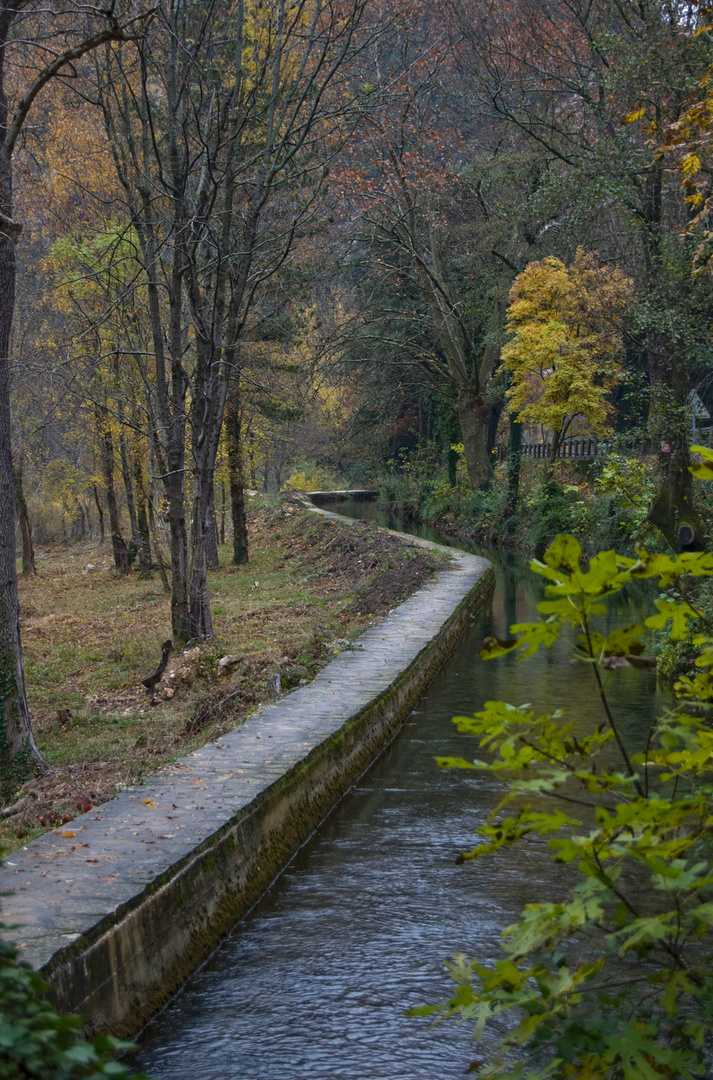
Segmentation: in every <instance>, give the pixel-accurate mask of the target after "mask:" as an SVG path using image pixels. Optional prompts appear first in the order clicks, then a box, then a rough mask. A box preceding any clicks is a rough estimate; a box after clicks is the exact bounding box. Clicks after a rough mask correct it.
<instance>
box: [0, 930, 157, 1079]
mask: <svg viewBox="0 0 713 1080" xmlns="http://www.w3.org/2000/svg"><path fill="white" fill-rule="evenodd" d="M2 929H3V924H2V923H0V932H1V931H2ZM46 993H47V987H46V986H45V983H44V982H43V980H42V979H41V978H40V976H39V975H38V974H37V973H36V972H34V971H33V970H32V969H31V968H30V967H29V966H28V965H27V964H25V963H22V962H21V961H20V960H19V959H18V954H17V949H16V948H15V946H14V945H12V944H11V943H10V942H9V941H6V940H4V939H3V938H0V1080H35V1078H36V1080H79V1078H80V1077H82V1078H87V1080H94V1078H96V1077H100V1076H106V1077H112V1078H113V1080H129V1077H130V1076H131V1075H133V1074H131V1073H130V1072H129V1070H128V1069H127V1068H126V1066H125V1065H123V1064H122V1063H121V1062H118V1061H116V1060H115V1057H116V1054H117V1053H119V1052H120V1051H122V1050H126V1049H128V1048H129V1047H130V1045H131V1044H130V1043H126V1042H120V1041H119V1040H118V1039H115V1038H113V1037H112V1036H111V1035H98V1036H97V1037H96V1038H95V1039H93V1040H92V1041H91V1042H88V1041H87V1040H85V1039H83V1038H82V1037H81V1035H80V1034H79V1031H78V1028H79V1026H80V1023H81V1021H80V1019H79V1017H77V1016H60V1015H59V1014H58V1013H57V1012H55V1010H54V1009H53V1008H52V1006H51V1005H50V1004H49V1002H48V1001H47V997H46ZM142 1078H143V1080H145V1076H144V1074H143V1073H141V1074H137V1075H136V1076H135V1077H134V1080H142Z"/></svg>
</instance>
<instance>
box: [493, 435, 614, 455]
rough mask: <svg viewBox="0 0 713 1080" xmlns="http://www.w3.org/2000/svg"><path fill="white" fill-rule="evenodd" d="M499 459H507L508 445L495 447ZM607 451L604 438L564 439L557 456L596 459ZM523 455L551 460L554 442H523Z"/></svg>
mask: <svg viewBox="0 0 713 1080" xmlns="http://www.w3.org/2000/svg"><path fill="white" fill-rule="evenodd" d="M495 449H496V451H497V455H498V461H505V460H507V456H508V448H507V446H503V445H500V444H499V445H498V446H496V447H495ZM605 452H606V442H605V441H604V440H602V439H596V438H590V439H564V440H563V441H562V443H561V444H560V446H559V447H558V450H557V457H558V458H561V459H563V460H566V461H570V460H571V461H575V460H577V461H594V460H595V458H597V457H601V456H602V455H603V454H604V453H605ZM521 453H522V456H523V457H527V458H535V459H536V460H538V461H549V458H550V454H551V453H552V443H544V442H543V443H523V444H522V447H521Z"/></svg>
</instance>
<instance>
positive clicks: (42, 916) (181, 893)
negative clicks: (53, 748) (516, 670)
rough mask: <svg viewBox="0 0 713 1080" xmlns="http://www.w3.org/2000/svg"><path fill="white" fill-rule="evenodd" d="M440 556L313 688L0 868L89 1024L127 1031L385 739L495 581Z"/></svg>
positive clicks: (486, 568)
mask: <svg viewBox="0 0 713 1080" xmlns="http://www.w3.org/2000/svg"><path fill="white" fill-rule="evenodd" d="M315 512H316V513H328V511H319V510H315ZM408 539H409V540H410V541H411V542H415V543H417V544H418V545H419V546H428V547H435V548H437V547H438V545H434V544H429V543H428V542H427V541H422V540H414V538H408ZM441 550H444V551H448V552H449V554H451V555H452V561H451V563H450V564H449V566H448V567H447V568H445V569H443V570H441V571H440V572H438V573H437V574H436V575H435V576H434V578H433V579H432V580H431V581H430V582H429V583H428V584H427V585H426V586H424V587H423V588H421V589H420V590H419V591H418V592H416V593H415V594H414V595H413V596H412V597H411V598H410V599H409V600H407V601H405V602H404V603H402V604H400V605H399V606H398V607H397V608H395V609H394V610H393V611H392V612H391V613H390V614H389V615H388V616H387V617H386V618H385V619H383V620H382V621H381V622H380V623H378V624H377V625H375V626H373V627H371V628H370V629H369V630H367V631H366V632H365V633H364V634H363V635H362V636H361V637H360V638H359V639H358V642H357V644H356V647H355V648H354V649H353V650H350V651H345V652H343V653H342V654H341V655H339V656H338V657H336V658H335V659H334V660H333V661H332V662H331V663H330V664H329V665H328V666H327V667H325V668H324V669H323V670H322V671H321V672H320V673H319V674H318V675H317V676H316V678H315V679H314V680H313V682H311V683H310V684H309V685H307V686H304V687H302V688H301V689H299V690H297V691H295V692H294V693H292V694H289V695H288V696H286V697H284V698H283V699H282V700H280V701H278V702H276V703H275V704H273V705H270V706H268V707H265V708H262V709H261V710H259V711H258V712H256V713H254V714H253V715H252V716H251V717H250V718H249V719H248V720H247V721H246V722H245V723H244V724H243V725H242V726H240V727H238V728H236V729H234V730H233V731H231V732H229V733H228V734H226V735H225V736H224V737H223V738H221V739H220V740H218V741H216V742H214V743H209V744H208V745H206V746H204V747H203V748H202V749H200V750H197V751H195V752H194V753H192V754H190V755H188V756H186V757H185V758H183V759H181V760H179V761H177V762H176V763H175V764H174V765H173V766H171V767H169V768H168V769H165V770H163V771H162V772H161V773H159V774H158V775H157V776H155V777H153V778H152V779H151V780H150V781H149V782H147V783H146V784H145V785H142V786H137V787H135V788H133V789H128V790H126V791H123V792H122V793H121V794H120V795H119V796H118V797H117V798H116V799H113V800H111V802H109V803H105V804H104V805H102V806H101V807H99V808H97V809H96V810H92V811H90V812H89V813H88V814H85V815H83V816H81V817H78V818H76V819H75V820H74V821H72V822H71V823H69V824H68V825H67V826H64V827H62V828H59V829H56V830H54V831H53V832H51V833H48V834H46V835H45V836H42V837H40V838H39V839H38V840H36V841H34V842H32V843H31V844H28V845H27V846H26V847H24V848H23V849H21V850H20V851H18V852H15V853H13V854H12V855H11V856H9V858H8V859H7V860H6V862H5V864H4V866H3V867H2V870H0V891H3V892H5V891H6V890H7V891H11V893H12V895H10V896H6V897H5V898H4V899H3V901H2V912H3V919H4V921H5V922H7V923H10V924H14V929H13V931H12V935H13V937H14V938H15V940H16V941H17V942H18V943H19V944H20V946H21V948H22V953H23V956H24V958H25V959H26V960H27V961H28V962H29V963H30V964H31V965H32V966H33V967H34V968H36V969H37V970H40V971H41V972H42V973H43V975H44V976H45V978H46V979H47V980H48V981H49V983H50V986H51V988H52V991H53V996H54V999H55V1003H56V1004H57V1006H58V1007H59V1008H61V1009H62V1010H65V1011H68V1012H78V1013H80V1014H81V1015H82V1016H83V1017H85V1019H86V1024H87V1029H88V1031H90V1032H96V1031H100V1030H110V1031H113V1032H115V1033H117V1034H120V1035H124V1036H130V1035H132V1034H134V1033H135V1032H136V1031H137V1030H138V1029H139V1028H140V1027H141V1026H142V1024H143V1023H145V1021H146V1020H147V1019H148V1017H149V1016H150V1015H151V1014H152V1013H153V1012H155V1011H156V1010H157V1009H158V1008H159V1007H160V1006H161V1005H162V1004H163V1003H164V1001H165V1000H166V999H167V998H168V997H169V996H170V995H171V994H172V993H173V992H174V991H175V990H176V989H178V987H179V986H180V985H181V983H182V982H183V981H184V980H185V978H186V977H187V976H188V975H189V974H190V973H191V971H193V970H194V969H195V968H196V967H197V966H198V964H200V963H201V961H202V960H203V959H205V957H206V956H207V955H208V954H209V953H210V952H211V950H212V949H213V948H214V947H215V946H216V944H217V943H218V941H219V940H220V938H221V937H222V936H223V935H224V934H225V933H227V932H228V931H229V930H230V928H231V927H232V926H233V925H234V924H235V922H236V921H237V920H238V919H239V918H241V917H242V916H243V915H244V914H245V913H246V912H247V911H248V910H249V908H250V907H251V906H252V905H253V904H254V903H255V901H256V900H257V899H258V897H259V896H260V895H261V894H262V893H263V892H264V891H265V889H266V888H267V887H268V885H269V884H270V882H271V881H272V880H273V878H274V877H275V875H276V874H278V873H279V872H280V870H281V869H282V868H283V867H284V866H285V865H286V863H287V862H289V860H290V858H291V857H292V856H293V855H294V853H295V852H296V851H297V849H298V848H299V847H300V846H301V845H302V844H303V843H304V842H305V841H306V840H307V838H308V837H309V835H310V834H311V833H312V831H313V830H314V829H315V827H316V826H317V825H318V824H319V822H320V821H321V820H322V819H323V818H324V816H325V815H326V814H327V813H328V812H329V811H330V809H331V808H332V807H333V806H334V805H335V804H336V802H337V801H338V800H339V799H340V798H341V796H342V795H343V794H344V792H345V791H346V790H347V789H348V787H349V786H350V785H351V784H352V783H353V782H354V780H355V779H356V778H357V777H358V776H359V775H360V774H361V773H362V772H363V771H364V769H366V768H367V767H368V766H369V765H370V764H371V763H372V762H373V761H374V759H375V758H376V757H377V756H378V755H379V753H380V752H381V751H382V750H383V748H384V747H385V746H386V745H387V744H388V743H389V741H390V740H391V739H392V738H393V737H394V735H395V734H396V733H397V731H398V729H399V728H400V727H401V725H402V724H403V722H404V721H405V720H406V718H407V716H408V715H409V713H410V712H411V710H412V709H413V707H414V705H415V704H416V702H417V700H418V698H419V697H420V695H421V694H422V692H423V690H424V689H425V688H426V686H427V685H428V683H429V682H430V681H431V679H432V678H433V676H434V675H435V674H436V672H437V671H438V669H439V668H440V666H441V665H442V663H443V662H444V660H445V659H446V658H447V657H448V655H449V654H450V653H451V651H452V650H453V648H454V647H455V645H456V643H457V641H458V640H459V638H460V637H461V635H462V633H463V631H464V630H465V628H466V626H467V624H468V621H469V619H470V616H471V614H472V613H473V612H474V611H475V610H477V608H478V607H479V606H480V605H481V604H482V602H483V600H484V599H485V598H486V597H487V596H488V595H489V594H490V592H491V591H492V588H493V583H494V578H493V573H492V569H491V568H490V564H489V563H488V562H487V560H486V559H482V558H477V557H475V556H472V555H467V554H465V553H464V552H460V551H457V550H456V551H454V550H453V549H446V548H443V549H441Z"/></svg>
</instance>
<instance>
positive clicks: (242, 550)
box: [225, 385, 248, 566]
mask: <svg viewBox="0 0 713 1080" xmlns="http://www.w3.org/2000/svg"><path fill="white" fill-rule="evenodd" d="M225 428H226V432H227V437H228V475H229V478H230V503H231V510H232V517H233V562H234V563H235V565H236V566H241V565H242V564H243V563H246V562H247V561H248V525H247V517H246V514H245V479H244V477H243V452H242V420H241V416H240V397H239V389H238V387H237V386H236V385H234V386H233V387H232V388H231V391H230V397H229V398H228V405H227V408H226V412H225Z"/></svg>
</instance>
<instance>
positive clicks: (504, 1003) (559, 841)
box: [414, 452, 713, 1080]
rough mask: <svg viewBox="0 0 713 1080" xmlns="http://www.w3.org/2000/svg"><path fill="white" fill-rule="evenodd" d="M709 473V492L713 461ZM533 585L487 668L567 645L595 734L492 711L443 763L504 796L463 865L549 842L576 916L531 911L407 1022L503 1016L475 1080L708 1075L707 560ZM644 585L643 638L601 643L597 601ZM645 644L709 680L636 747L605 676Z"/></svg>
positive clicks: (555, 571)
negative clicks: (497, 947)
mask: <svg viewBox="0 0 713 1080" xmlns="http://www.w3.org/2000/svg"><path fill="white" fill-rule="evenodd" d="M706 461H709V462H710V466H708V465H706V468H709V474H708V475H709V476H710V478H713V452H708V454H707V456H706ZM531 568H532V570H533V571H534V572H535V573H537V574H539V575H540V576H541V577H543V578H545V579H546V581H547V583H548V584H547V587H546V597H547V599H545V600H544V601H543V602H542V603H541V604H539V605H538V610H539V612H540V614H541V615H542V618H541V619H540V620H539V621H538V622H532V623H520V624H517V625H514V626H512V627H511V628H510V632H511V634H512V635H513V636H512V637H511V638H509V639H507V640H505V641H501V640H498V639H495V638H490V639H488V640H487V641H486V642H485V643H484V646H483V651H482V654H481V655H482V656H483V657H484V658H486V659H492V658H495V657H499V656H503V655H505V654H507V653H515V654H516V655H517V657H518V659H519V660H522V659H525V658H527V657H529V656H532V655H533V654H534V653H535V652H537V650H538V649H540V648H542V647H544V648H549V647H550V646H551V645H552V644H554V642H555V641H558V640H560V639H562V638H564V639H565V640H567V641H568V642H569V645H570V648H571V653H572V656H573V658H575V659H576V660H578V661H579V662H581V663H583V664H584V665H585V667H587V668H588V669H589V670H590V672H591V674H592V678H593V680H594V685H595V686H596V688H597V693H598V697H599V701H600V704H601V709H602V715H601V720H600V722H599V723H598V724H597V725H596V726H595V727H594V728H593V729H592V730H589V731H585V732H583V731H582V730H581V724H578V723H577V722H576V721H567V720H565V719H564V718H563V716H562V714H561V712H559V711H557V712H553V713H545V714H542V715H537V714H536V713H535V711H534V710H533V709H532V708H531V707H530V706H529V705H521V706H514V705H510V704H507V703H505V702H500V701H489V702H486V704H485V706H484V708H483V709H482V710H481V711H480V712H477V713H476V714H475V715H474V716H472V717H462V716H461V717H456V718H455V721H454V722H455V723H456V724H457V726H458V728H459V730H460V731H462V732H464V733H467V734H470V735H473V736H474V737H475V738H476V739H477V740H478V746H479V749H480V752H481V755H482V756H481V757H479V758H476V759H475V760H474V761H466V760H465V759H463V758H445V757H444V758H439V759H438V761H439V764H440V765H441V766H442V767H444V768H469V769H480V770H487V771H489V772H491V773H493V774H494V775H496V776H498V777H500V778H501V779H503V780H504V781H505V783H506V789H505V793H504V796H503V798H502V800H501V801H500V803H499V804H498V806H497V807H496V808H495V809H494V810H493V812H492V813H491V814H490V815H489V817H488V820H487V822H486V823H485V824H484V825H483V826H482V827H481V828H480V829H478V835H479V843H478V844H477V845H476V847H475V848H474V849H473V850H472V851H470V852H467V853H465V854H464V855H463V856H461V859H463V860H465V859H477V858H482V857H483V856H484V855H489V854H493V853H495V852H498V851H500V849H508V848H509V847H511V846H512V845H514V844H516V843H519V842H522V841H525V842H527V841H528V839H530V840H531V839H532V838H533V837H535V838H537V837H541V838H543V842H545V843H546V844H547V845H548V846H549V847H550V849H551V851H552V856H553V859H554V860H555V861H556V862H559V863H563V864H569V865H572V866H573V868H575V867H576V869H577V871H578V873H579V877H578V880H577V882H576V884H575V885H574V887H573V889H572V892H571V894H570V897H569V899H567V900H566V901H564V902H561V903H536V904H528V905H527V907H526V908H525V911H524V912H523V914H522V915H521V917H520V918H519V919H518V921H517V922H516V923H514V924H513V925H512V926H509V927H507V928H506V929H505V930H504V931H503V934H502V945H501V949H502V954H503V955H502V959H499V960H497V961H496V962H495V964H494V965H492V966H491V965H485V964H482V963H480V962H479V961H478V960H477V959H468V958H466V957H464V956H457V957H455V958H454V960H453V961H452V962H451V963H450V964H449V970H450V973H451V976H452V978H453V980H454V982H455V991H454V994H453V996H452V998H451V1000H450V1001H448V1002H446V1003H444V1004H442V1005H438V1006H425V1007H423V1008H422V1009H418V1010H414V1011H415V1012H416V1013H418V1014H422V1015H431V1016H433V1017H435V1018H437V1019H440V1018H444V1017H449V1016H454V1017H458V1018H460V1019H465V1020H468V1021H470V1022H471V1023H472V1024H473V1030H474V1036H475V1038H476V1039H480V1038H481V1037H482V1036H483V1033H484V1031H485V1028H486V1027H487V1025H488V1024H489V1023H490V1022H491V1021H492V1020H493V1019H494V1018H496V1017H498V1016H500V1015H501V1014H503V1013H507V1014H509V1015H510V1017H511V1019H510V1022H509V1027H508V1031H507V1034H506V1035H505V1036H504V1037H502V1038H501V1041H500V1048H499V1050H498V1052H497V1053H496V1054H495V1056H494V1057H493V1059H492V1060H491V1061H490V1062H489V1063H482V1064H481V1065H480V1066H479V1069H478V1071H479V1075H480V1076H482V1077H493V1078H495V1077H497V1078H501V1080H538V1078H544V1077H552V1078H563V1080H564V1078H565V1077H578V1078H582V1080H587V1078H595V1077H596V1078H598V1080H599V1078H601V1080H661V1077H671V1078H673V1077H676V1078H682V1080H688V1078H693V1077H701V1076H707V1075H710V1069H711V1064H713V1062H712V1061H711V1046H710V1041H707V1036H708V1032H709V1031H710V1024H711V1019H712V1018H713V978H712V977H711V974H710V973H711V971H713V859H712V855H713V849H712V845H713V788H712V787H711V764H712V763H713V730H712V729H711V725H710V720H709V717H710V708H709V705H710V702H712V701H713V639H711V638H709V637H707V636H705V635H704V634H700V633H695V630H696V626H697V625H700V622H698V621H699V620H700V612H699V611H698V610H697V609H696V607H695V604H694V603H693V602H692V600H691V598H690V597H687V596H686V581H687V579H689V578H695V577H704V576H711V575H713V555H711V554H710V553H707V552H700V553H697V552H686V553H684V554H681V555H678V556H676V557H672V556H669V555H665V554H650V553H648V552H647V551H646V550H644V549H643V548H642V549H638V550H637V553H636V557H635V558H634V557H628V556H623V555H618V554H617V553H615V552H614V551H606V552H601V553H600V554H598V555H595V556H594V558H593V559H591V561H590V562H589V564H588V566H584V565H583V562H582V551H581V547H580V545H579V544H578V542H577V541H576V540H575V538H574V537H572V536H569V535H561V536H558V537H556V539H555V540H554V542H553V544H552V545H551V546H550V548H549V549H548V550H547V551H546V552H545V555H544V557H543V560H542V561H539V560H533V562H532V563H531ZM647 578H652V579H657V580H658V585H659V588H660V589H661V590H662V594H663V595H660V596H659V597H658V598H657V599H656V600H655V602H654V603H655V607H656V613H655V614H652V615H651V616H649V618H647V619H646V620H645V623H644V625H640V624H638V623H637V624H632V625H627V626H621V627H618V628H616V629H615V630H613V631H611V632H609V633H607V634H602V633H600V632H599V631H598V630H596V629H595V627H594V626H593V622H594V620H596V619H597V618H598V617H599V616H601V615H603V614H605V613H606V610H607V608H606V604H605V603H604V601H605V600H607V599H608V598H609V597H611V596H613V595H615V594H616V593H618V592H619V591H620V590H621V589H622V588H624V587H625V586H626V585H627V584H629V583H630V582H632V581H635V580H637V579H647ZM650 630H658V631H666V632H667V634H668V637H669V638H670V639H671V640H674V641H677V640H683V639H685V638H688V637H689V636H690V635H691V634H692V633H693V635H694V636H693V644H694V647H695V648H696V649H697V650H698V656H697V660H696V666H697V667H698V668H699V669H700V673H698V674H696V675H695V676H693V677H690V676H686V677H682V678H681V679H679V680H678V682H677V683H676V685H675V692H676V694H677V697H678V699H679V702H680V704H677V705H674V707H672V708H671V709H669V710H668V711H667V712H666V713H665V715H664V716H662V717H660V718H659V719H658V720H657V721H656V722H655V723H654V725H653V726H652V727H651V729H650V730H649V731H648V732H645V733H644V735H643V738H642V740H641V741H642V745H641V746H630V745H627V743H626V742H625V740H624V737H623V734H622V731H623V728H622V725H621V724H620V722H619V719H618V717H617V716H616V715H615V710H614V709H613V708H612V704H611V702H610V700H609V698H608V697H607V693H606V689H605V674H606V671H607V669H609V668H612V667H618V666H621V665H622V664H626V665H629V666H632V667H635V668H642V667H647V666H651V665H652V661H650V660H648V659H647V658H646V657H645V655H644V653H645V650H646V634H647V631H650ZM684 703H685V704H684ZM617 757H618V764H617V761H616V758H617ZM558 804H566V808H564V809H563V808H562V805H558ZM573 804H574V805H576V806H577V808H578V809H577V811H576V816H573V813H572V811H571V806H572V805H573ZM501 857H504V853H503V855H502V856H501ZM459 861H460V860H459ZM525 1047H526V1055H525V1056H524V1057H523V1056H522V1054H523V1049H524V1048H525Z"/></svg>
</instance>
